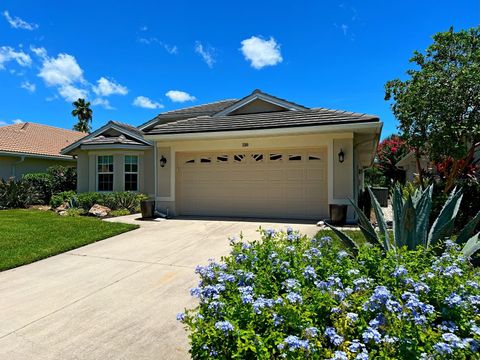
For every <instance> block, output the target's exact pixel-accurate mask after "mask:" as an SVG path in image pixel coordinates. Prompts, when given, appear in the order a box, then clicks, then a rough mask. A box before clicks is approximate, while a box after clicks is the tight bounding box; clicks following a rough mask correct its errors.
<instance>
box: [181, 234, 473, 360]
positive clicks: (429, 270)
mask: <svg viewBox="0 0 480 360" xmlns="http://www.w3.org/2000/svg"><path fill="white" fill-rule="evenodd" d="M261 235H262V239H261V240H260V241H254V242H251V243H247V242H243V241H236V240H234V239H232V240H231V244H232V251H231V254H230V255H229V256H227V257H225V258H222V260H223V261H222V262H221V263H215V262H210V263H209V264H208V265H206V266H199V267H197V269H196V272H197V273H198V274H199V275H200V283H199V286H198V287H196V288H193V289H191V294H192V295H193V296H196V297H198V298H199V305H198V306H197V307H195V308H194V309H191V310H187V311H186V313H181V314H179V315H177V319H178V320H180V321H182V322H183V323H184V324H185V326H186V328H187V329H188V330H189V338H190V344H191V347H190V352H191V355H192V358H194V359H211V358H217V359H232V358H238V359H255V358H257V359H279V358H287V359H332V358H333V359H405V360H407V359H447V358H448V359H473V358H475V359H478V358H479V357H478V354H479V353H478V350H479V348H480V328H479V327H480V285H479V281H480V273H479V271H478V269H476V268H474V267H472V266H471V264H470V263H469V262H468V261H466V260H465V258H464V257H463V256H460V255H461V254H460V252H459V251H458V249H457V248H456V246H457V245H456V244H455V243H454V242H451V241H448V242H447V243H446V250H445V252H444V253H443V255H442V256H441V257H438V256H437V255H436V254H435V253H434V252H433V250H425V249H419V250H415V251H411V250H407V249H406V248H400V249H398V251H397V252H396V253H395V252H393V251H388V252H387V254H386V255H385V254H384V252H383V250H382V249H380V248H379V247H377V246H367V245H362V246H361V247H360V248H359V253H358V256H357V257H350V256H349V255H348V254H347V253H346V252H345V251H342V250H341V248H339V247H338V245H337V244H336V243H334V242H332V241H331V239H330V238H326V237H324V238H319V239H312V240H310V239H309V238H307V237H306V236H301V235H300V234H298V233H296V232H294V231H292V230H291V229H287V231H286V232H275V231H273V230H267V231H262V232H261Z"/></svg>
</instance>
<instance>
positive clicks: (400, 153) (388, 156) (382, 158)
mask: <svg viewBox="0 0 480 360" xmlns="http://www.w3.org/2000/svg"><path fill="white" fill-rule="evenodd" d="M408 152H409V148H408V146H407V145H406V143H405V141H404V140H403V139H402V138H400V137H399V136H398V135H395V134H394V135H390V136H389V137H387V138H386V139H384V140H382V141H381V142H380V143H379V144H378V146H377V161H376V166H378V168H379V169H380V171H381V172H382V174H383V175H384V176H385V178H386V179H387V181H388V186H392V185H394V184H395V183H396V182H401V181H403V180H404V179H405V177H404V171H403V170H401V169H400V168H398V167H397V163H398V162H399V161H400V160H401V159H402V158H403V157H404V156H406V155H407V154H408Z"/></svg>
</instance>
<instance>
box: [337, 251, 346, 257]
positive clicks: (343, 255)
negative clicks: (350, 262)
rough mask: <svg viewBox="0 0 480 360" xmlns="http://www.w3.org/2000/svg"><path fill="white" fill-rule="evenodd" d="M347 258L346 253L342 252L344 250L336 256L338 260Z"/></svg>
mask: <svg viewBox="0 0 480 360" xmlns="http://www.w3.org/2000/svg"><path fill="white" fill-rule="evenodd" d="M347 256H348V253H347V252H346V251H344V250H342V251H339V252H338V254H337V257H338V258H339V259H343V258H344V257H347Z"/></svg>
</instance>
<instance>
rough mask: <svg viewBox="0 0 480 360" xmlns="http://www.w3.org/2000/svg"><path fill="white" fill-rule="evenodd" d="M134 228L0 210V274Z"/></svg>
mask: <svg viewBox="0 0 480 360" xmlns="http://www.w3.org/2000/svg"><path fill="white" fill-rule="evenodd" d="M136 228H138V225H131V224H121V223H112V222H106V221H101V220H99V219H96V218H90V217H83V216H82V217H63V216H59V215H57V214H55V213H53V212H50V211H39V210H1V211H0V271H2V270H6V269H11V268H14V267H16V266H20V265H25V264H29V263H31V262H34V261H37V260H40V259H44V258H47V257H49V256H52V255H56V254H60V253H63V252H65V251H69V250H72V249H75V248H78V247H80V246H83V245H87V244H90V243H93V242H95V241H99V240H103V239H106V238H109V237H111V236H114V235H118V234H121V233H123V232H126V231H130V230H133V229H136Z"/></svg>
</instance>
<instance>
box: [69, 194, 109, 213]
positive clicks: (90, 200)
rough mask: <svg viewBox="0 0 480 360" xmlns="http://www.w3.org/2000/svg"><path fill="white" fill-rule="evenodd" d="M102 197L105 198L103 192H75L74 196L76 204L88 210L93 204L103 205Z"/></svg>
mask: <svg viewBox="0 0 480 360" xmlns="http://www.w3.org/2000/svg"><path fill="white" fill-rule="evenodd" d="M104 198H105V194H103V193H98V192H86V193H80V194H77V196H76V200H77V206H78V207H80V208H82V209H85V210H86V211H88V210H90V208H91V207H92V206H93V205H95V204H99V205H104ZM105 206H106V205H105Z"/></svg>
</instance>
